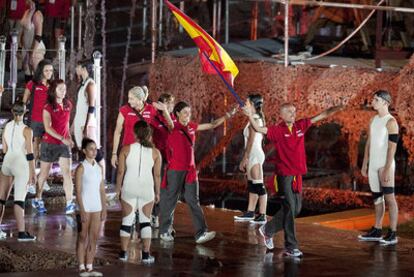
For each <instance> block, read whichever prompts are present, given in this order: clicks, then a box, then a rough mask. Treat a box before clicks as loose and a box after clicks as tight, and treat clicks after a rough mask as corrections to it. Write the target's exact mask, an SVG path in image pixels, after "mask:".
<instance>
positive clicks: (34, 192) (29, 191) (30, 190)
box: [27, 185, 36, 194]
mask: <svg viewBox="0 0 414 277" xmlns="http://www.w3.org/2000/svg"><path fill="white" fill-rule="evenodd" d="M27 192H28V193H30V194H36V187H35V186H34V185H29V187H28V188H27Z"/></svg>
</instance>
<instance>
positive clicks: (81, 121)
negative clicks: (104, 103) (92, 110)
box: [73, 78, 96, 128]
mask: <svg viewBox="0 0 414 277" xmlns="http://www.w3.org/2000/svg"><path fill="white" fill-rule="evenodd" d="M91 82H93V80H92V78H88V79H86V80H85V81H84V82H83V83H82V84H81V86H80V87H79V90H78V100H77V101H76V114H75V118H74V121H73V122H74V127H75V128H77V127H78V128H80V127H83V126H84V125H85V122H86V117H87V115H88V108H89V102H88V95H87V92H86V88H87V87H88V85H89V84H90V83H91ZM88 127H96V118H95V114H92V116H91V117H90V118H89V122H88Z"/></svg>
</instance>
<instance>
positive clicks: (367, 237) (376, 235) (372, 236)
mask: <svg viewBox="0 0 414 277" xmlns="http://www.w3.org/2000/svg"><path fill="white" fill-rule="evenodd" d="M358 239H359V240H361V241H380V240H381V239H382V230H381V229H377V228H375V227H372V228H371V230H369V231H368V232H367V233H366V234H363V235H359V236H358Z"/></svg>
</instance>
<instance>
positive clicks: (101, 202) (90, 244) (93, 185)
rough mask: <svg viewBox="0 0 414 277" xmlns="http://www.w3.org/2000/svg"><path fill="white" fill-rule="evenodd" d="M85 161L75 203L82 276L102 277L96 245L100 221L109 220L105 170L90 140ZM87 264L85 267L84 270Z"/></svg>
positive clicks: (85, 143) (84, 144) (78, 172)
mask: <svg viewBox="0 0 414 277" xmlns="http://www.w3.org/2000/svg"><path fill="white" fill-rule="evenodd" d="M81 145H82V151H83V153H84V154H85V160H84V161H83V162H81V163H80V165H79V166H78V168H77V169H76V174H75V176H76V177H75V178H76V179H75V184H76V200H77V202H78V209H79V214H78V229H79V234H78V243H77V256H78V262H79V272H80V276H102V273H100V272H97V271H94V270H93V260H94V258H95V253H96V242H97V240H98V236H99V230H100V227H101V221H103V220H105V218H106V195H105V186H104V183H103V179H102V168H101V167H100V166H99V165H98V163H97V162H96V161H95V157H96V153H97V147H96V143H95V142H94V141H93V140H91V139H88V138H85V139H83V141H82V144H81ZM85 264H86V267H85Z"/></svg>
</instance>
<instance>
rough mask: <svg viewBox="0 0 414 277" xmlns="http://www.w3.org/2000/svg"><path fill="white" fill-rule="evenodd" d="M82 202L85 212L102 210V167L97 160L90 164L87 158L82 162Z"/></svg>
mask: <svg viewBox="0 0 414 277" xmlns="http://www.w3.org/2000/svg"><path fill="white" fill-rule="evenodd" d="M82 166H83V175H82V191H81V195H82V202H83V206H84V208H85V211H86V212H99V211H101V210H102V202H101V192H100V189H101V182H102V169H101V167H100V166H99V164H98V163H97V162H95V161H94V164H93V165H92V164H91V163H90V162H88V161H87V160H84V161H83V162H82Z"/></svg>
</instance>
